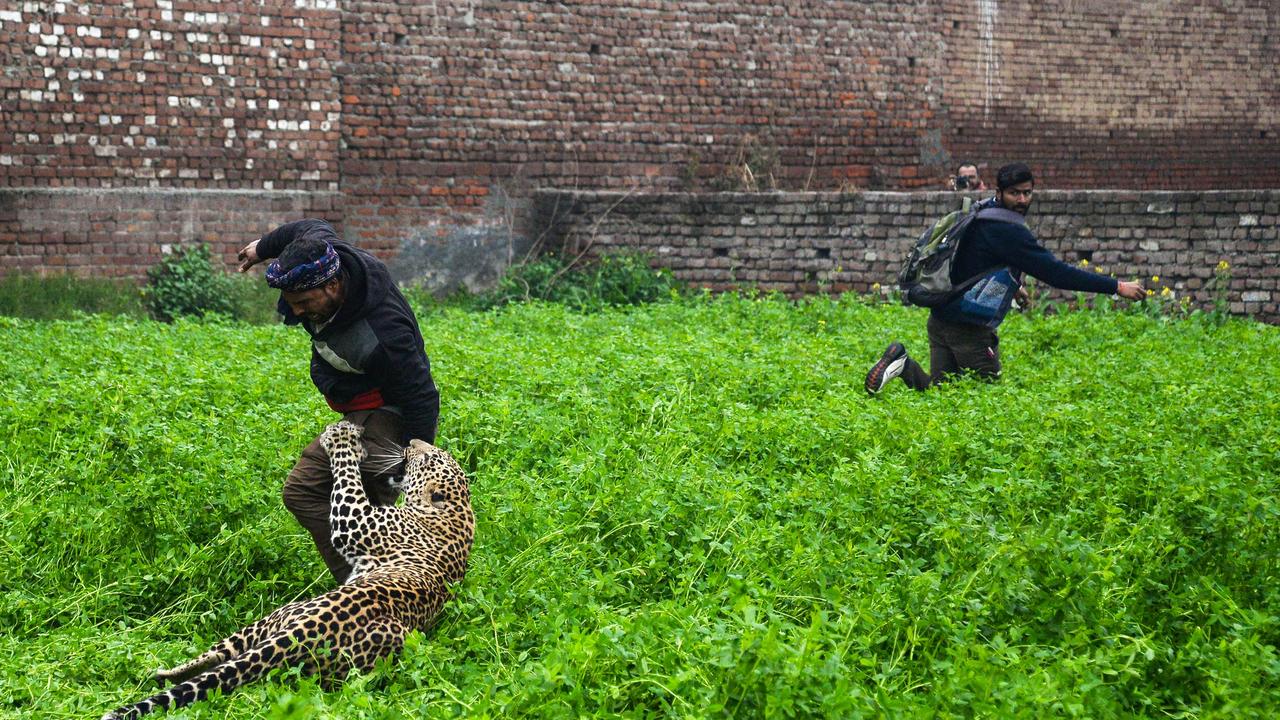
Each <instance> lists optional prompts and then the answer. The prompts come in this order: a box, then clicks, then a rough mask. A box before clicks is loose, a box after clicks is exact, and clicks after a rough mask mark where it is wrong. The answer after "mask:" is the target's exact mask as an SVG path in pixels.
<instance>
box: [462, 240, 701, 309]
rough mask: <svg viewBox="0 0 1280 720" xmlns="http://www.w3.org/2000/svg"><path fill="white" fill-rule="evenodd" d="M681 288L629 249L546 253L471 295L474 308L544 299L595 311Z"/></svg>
mask: <svg viewBox="0 0 1280 720" xmlns="http://www.w3.org/2000/svg"><path fill="white" fill-rule="evenodd" d="M683 289H684V286H683V284H682V283H680V281H678V280H676V279H675V276H674V275H672V274H671V271H670V270H669V269H667V268H654V267H652V266H651V265H650V262H649V257H648V256H646V255H642V254H635V253H618V254H610V255H603V256H601V257H599V258H598V259H595V260H592V261H588V262H581V261H576V260H575V259H572V258H566V257H564V256H562V255H559V254H554V253H549V254H545V255H541V256H539V257H537V258H534V259H531V260H527V261H525V262H522V263H517V264H515V265H512V266H511V267H510V268H508V270H507V272H506V273H504V274H503V276H502V278H501V279H500V280H499V281H498V285H497V287H495V288H494V289H493V290H490V291H488V292H485V293H480V294H479V295H477V296H476V297H475V298H474V302H473V304H474V306H476V307H478V308H480V309H488V308H494V307H500V306H503V305H507V304H509V303H518V302H528V301H530V300H544V301H548V302H555V303H560V304H562V305H566V306H568V307H570V308H572V309H574V310H578V311H582V312H595V311H598V310H602V309H604V308H607V307H622V306H626V305H639V304H643V303H650V302H657V301H661V300H670V299H671V298H672V297H675V296H678V295H679V294H680V293H681V292H682V291H683Z"/></svg>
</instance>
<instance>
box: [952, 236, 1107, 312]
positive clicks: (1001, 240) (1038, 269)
mask: <svg viewBox="0 0 1280 720" xmlns="http://www.w3.org/2000/svg"><path fill="white" fill-rule="evenodd" d="M998 267H1008V268H1010V269H1011V270H1014V271H1017V272H1023V273H1026V274H1028V275H1030V276H1032V277H1034V278H1036V279H1037V280H1041V281H1043V282H1046V283H1049V284H1050V285H1052V286H1054V287H1056V288H1061V289H1063V290H1080V291H1083V292H1091V293H1101V294H1103V295H1112V294H1114V293H1115V291H1116V287H1117V286H1118V283H1117V281H1116V279H1115V278H1112V277H1107V276H1106V275H1099V274H1098V273H1095V272H1090V271H1088V270H1084V269H1081V268H1078V267H1075V266H1072V265H1068V264H1067V263H1064V262H1062V261H1061V260H1059V259H1058V258H1056V257H1054V256H1053V253H1051V252H1049V251H1048V250H1047V249H1045V248H1044V247H1042V246H1041V245H1040V243H1038V242H1036V236H1035V235H1033V234H1032V233H1031V231H1030V230H1029V229H1027V228H1026V227H1025V226H1023V225H1014V224H1012V223H1006V222H999V221H996V220H975V221H974V223H973V225H972V226H971V227H970V228H969V235H968V237H966V238H965V240H964V243H963V244H961V246H960V250H959V251H958V252H957V253H956V257H955V261H954V262H953V263H952V266H951V281H952V282H953V283H962V282H964V281H965V280H968V279H969V278H972V277H974V276H976V275H978V274H980V273H983V272H985V271H989V270H991V269H992V268H998Z"/></svg>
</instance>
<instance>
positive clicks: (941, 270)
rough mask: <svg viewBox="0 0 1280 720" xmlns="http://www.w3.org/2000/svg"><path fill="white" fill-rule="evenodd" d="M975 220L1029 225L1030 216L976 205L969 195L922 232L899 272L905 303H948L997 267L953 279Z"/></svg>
mask: <svg viewBox="0 0 1280 720" xmlns="http://www.w3.org/2000/svg"><path fill="white" fill-rule="evenodd" d="M974 220H998V221H1000V222H1007V223H1016V224H1018V225H1025V224H1026V219H1024V218H1023V217H1022V216H1021V215H1019V214H1018V213H1016V212H1014V211H1012V210H1006V209H1004V208H1002V207H982V206H981V204H979V205H978V206H974V204H973V199H972V198H968V197H966V198H965V199H964V203H963V204H962V205H961V207H960V209H959V210H954V211H952V212H949V213H947V214H946V215H944V216H942V218H941V219H939V220H938V221H937V222H935V223H934V224H933V225H932V226H930V227H929V228H928V229H926V230H925V231H924V232H923V233H921V235H920V238H919V239H918V240H916V244H915V246H914V247H912V248H911V252H910V254H908V255H907V259H906V261H905V262H904V263H903V264H902V269H901V270H900V271H898V290H899V291H900V292H901V293H902V303H903V304H904V305H919V306H920V307H927V308H933V307H940V306H942V305H946V304H947V303H949V302H951V301H952V300H954V299H955V298H956V297H957V296H959V295H962V294H964V292H965V291H966V290H968V289H969V287H970V286H971V285H973V284H974V283H975V282H977V281H978V280H980V279H981V278H982V277H983V276H984V275H986V274H987V273H989V272H990V271H991V270H994V269H995V268H987V269H985V270H983V271H982V272H980V273H978V274H977V275H975V276H973V277H971V278H968V279H967V280H965V281H964V282H962V283H958V284H957V283H952V282H951V265H952V262H953V261H954V260H955V256H956V252H958V251H959V249H960V243H961V242H963V241H964V237H965V235H966V234H967V233H968V230H969V226H970V225H971V224H972V223H973V221H974Z"/></svg>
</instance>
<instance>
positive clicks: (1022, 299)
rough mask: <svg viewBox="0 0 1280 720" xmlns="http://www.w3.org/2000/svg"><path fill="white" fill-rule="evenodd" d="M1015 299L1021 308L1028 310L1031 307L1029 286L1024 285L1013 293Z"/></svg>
mask: <svg viewBox="0 0 1280 720" xmlns="http://www.w3.org/2000/svg"><path fill="white" fill-rule="evenodd" d="M1013 301H1014V302H1015V303H1017V304H1018V309H1019V310H1026V309H1027V308H1029V307H1031V295H1030V294H1028V293H1027V286H1026V285H1023V286H1022V287H1020V288H1018V289H1017V290H1016V291H1014V293H1013Z"/></svg>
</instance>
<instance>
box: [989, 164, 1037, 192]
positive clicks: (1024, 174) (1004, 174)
mask: <svg viewBox="0 0 1280 720" xmlns="http://www.w3.org/2000/svg"><path fill="white" fill-rule="evenodd" d="M1035 181H1036V178H1035V176H1034V175H1032V174H1031V168H1029V167H1027V164H1026V163H1020V162H1018V163H1009V164H1008V165H1005V166H1003V167H1001V168H1000V171H999V172H997V173H996V188H997V189H999V190H1004V189H1005V188H1011V187H1013V186H1014V185H1021V184H1022V183H1024V182H1032V183H1034V182H1035Z"/></svg>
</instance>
